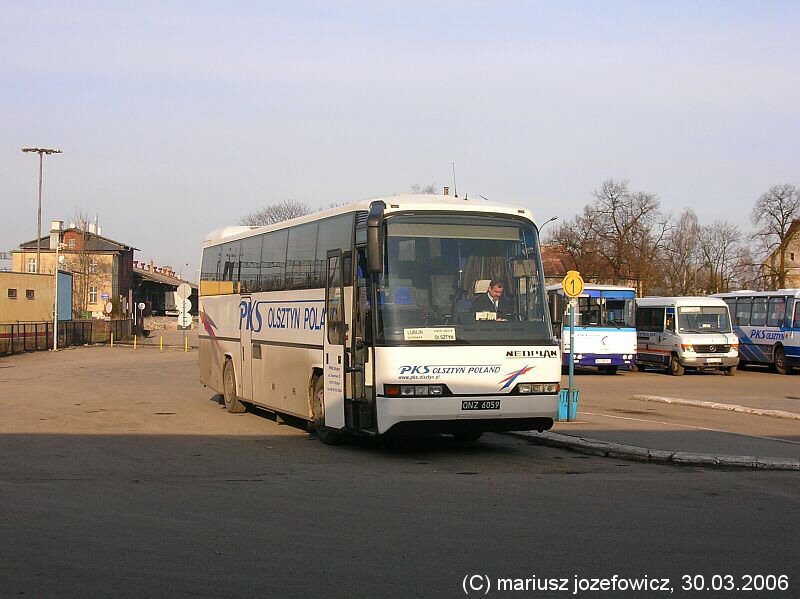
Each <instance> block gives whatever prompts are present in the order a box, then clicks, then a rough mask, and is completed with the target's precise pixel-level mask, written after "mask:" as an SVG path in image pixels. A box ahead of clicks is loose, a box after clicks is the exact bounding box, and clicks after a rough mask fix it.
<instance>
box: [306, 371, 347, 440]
mask: <svg viewBox="0 0 800 599" xmlns="http://www.w3.org/2000/svg"><path fill="white" fill-rule="evenodd" d="M324 400H325V384H324V381H323V375H319V376H318V377H317V379H316V380H315V381H314V395H313V396H312V398H311V414H312V417H313V419H314V434H315V435H316V436H317V439H319V440H320V441H322V442H323V443H324V444H325V445H339V444H340V443H341V442H342V434H341V433H340V432H338V431H335V430H333V429H330V428H328V427H327V426H325V401H324Z"/></svg>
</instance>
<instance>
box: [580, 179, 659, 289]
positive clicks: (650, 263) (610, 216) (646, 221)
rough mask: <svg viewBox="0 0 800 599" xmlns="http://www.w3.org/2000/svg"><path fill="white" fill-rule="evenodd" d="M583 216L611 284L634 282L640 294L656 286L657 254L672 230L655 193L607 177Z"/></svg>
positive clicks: (657, 271) (595, 192)
mask: <svg viewBox="0 0 800 599" xmlns="http://www.w3.org/2000/svg"><path fill="white" fill-rule="evenodd" d="M593 195H594V198H595V202H594V204H591V205H588V206H586V207H585V208H584V211H583V216H582V217H579V218H583V219H585V220H586V221H587V223H588V228H589V234H590V236H591V237H593V238H594V246H595V248H594V249H595V251H596V252H597V253H598V254H599V255H600V256H601V257H602V258H603V259H604V260H605V261H606V263H607V264H608V268H609V275H610V279H611V283H614V284H617V283H626V282H631V281H635V282H636V284H637V287H638V291H639V293H640V294H644V293H645V292H646V291H647V288H648V287H649V286H652V285H654V283H655V281H654V277H655V276H657V275H658V273H659V270H658V266H657V265H658V260H657V257H658V255H659V253H660V251H661V250H662V248H663V246H664V241H665V239H666V235H667V233H668V232H669V229H670V222H669V217H664V216H663V215H662V214H661V213H660V212H659V201H658V198H657V197H656V195H655V194H652V193H646V192H643V191H636V192H632V191H630V190H629V189H628V182H627V181H614V180H613V179H608V180H606V181H604V182H603V184H602V185H601V186H600V189H598V190H595V191H594V193H593Z"/></svg>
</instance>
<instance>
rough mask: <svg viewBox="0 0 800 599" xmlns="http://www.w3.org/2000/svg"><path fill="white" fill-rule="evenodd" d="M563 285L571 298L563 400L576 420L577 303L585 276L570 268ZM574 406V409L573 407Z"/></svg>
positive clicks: (569, 413) (568, 417)
mask: <svg viewBox="0 0 800 599" xmlns="http://www.w3.org/2000/svg"><path fill="white" fill-rule="evenodd" d="M561 287H562V289H563V290H564V294H565V295H566V296H568V297H569V298H570V299H569V383H568V384H569V387H568V388H567V396H566V397H565V398H563V399H561V401H566V403H567V418H566V419H567V420H575V418H576V416H577V414H578V395H579V391H578V390H577V389H575V304H576V303H577V301H578V300H577V297H578V296H579V295H580V294H581V293H583V277H581V273H579V272H578V271H577V270H570V271H568V272H567V276H565V277H564V280H563V281H561ZM573 407H574V409H573Z"/></svg>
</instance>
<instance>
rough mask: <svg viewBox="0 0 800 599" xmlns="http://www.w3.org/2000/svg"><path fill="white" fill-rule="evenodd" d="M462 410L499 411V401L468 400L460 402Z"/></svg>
mask: <svg viewBox="0 0 800 599" xmlns="http://www.w3.org/2000/svg"><path fill="white" fill-rule="evenodd" d="M461 409H462V410H499V409H500V400H499V399H469V400H464V401H462V402H461Z"/></svg>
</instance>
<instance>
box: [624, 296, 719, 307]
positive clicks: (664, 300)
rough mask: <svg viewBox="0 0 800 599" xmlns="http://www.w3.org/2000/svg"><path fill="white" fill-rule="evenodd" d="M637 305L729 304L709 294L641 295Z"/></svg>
mask: <svg viewBox="0 0 800 599" xmlns="http://www.w3.org/2000/svg"><path fill="white" fill-rule="evenodd" d="M636 305H637V306H644V307H647V306H675V307H680V306H727V305H728V304H726V303H725V302H724V301H722V298H719V297H711V296H708V295H702V296H688V297H640V298H638V299H637V300H636Z"/></svg>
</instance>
